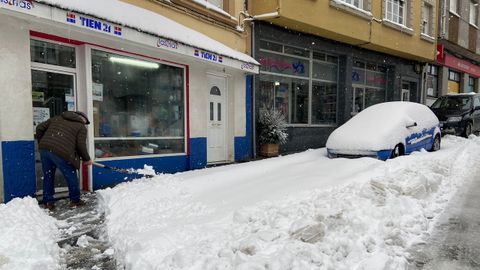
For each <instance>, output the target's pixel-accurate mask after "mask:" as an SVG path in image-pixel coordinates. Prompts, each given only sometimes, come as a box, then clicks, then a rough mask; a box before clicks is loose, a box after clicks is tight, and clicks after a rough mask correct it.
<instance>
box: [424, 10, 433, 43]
mask: <svg viewBox="0 0 480 270" xmlns="http://www.w3.org/2000/svg"><path fill="white" fill-rule="evenodd" d="M432 10H433V9H432V6H431V5H429V4H427V3H423V8H422V34H425V35H428V36H432V32H433V31H432Z"/></svg>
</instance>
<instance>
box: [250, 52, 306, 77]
mask: <svg viewBox="0 0 480 270" xmlns="http://www.w3.org/2000/svg"><path fill="white" fill-rule="evenodd" d="M259 62H260V64H261V66H260V70H261V71H265V72H272V73H279V74H283V75H292V76H300V77H308V76H309V73H310V71H309V67H310V64H309V61H308V60H307V59H301V58H296V57H292V56H286V55H282V54H276V53H270V52H263V51H260V53H259Z"/></svg>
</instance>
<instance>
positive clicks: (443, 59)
mask: <svg viewBox="0 0 480 270" xmlns="http://www.w3.org/2000/svg"><path fill="white" fill-rule="evenodd" d="M443 49H444V48H443V45H442V44H438V45H437V62H438V63H440V64H442V65H444V66H446V67H449V68H452V69H455V70H458V71H461V72H465V73H468V74H470V75H472V76H474V77H477V78H480V66H477V65H474V64H472V63H470V62H468V61H466V60H463V59H460V58H457V57H455V56H452V55H449V54H446V53H444V50H443Z"/></svg>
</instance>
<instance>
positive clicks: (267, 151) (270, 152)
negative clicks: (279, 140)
mask: <svg viewBox="0 0 480 270" xmlns="http://www.w3.org/2000/svg"><path fill="white" fill-rule="evenodd" d="M260 155H261V156H264V157H276V156H278V144H276V143H267V144H262V145H260Z"/></svg>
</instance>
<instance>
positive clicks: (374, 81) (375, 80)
mask: <svg viewBox="0 0 480 270" xmlns="http://www.w3.org/2000/svg"><path fill="white" fill-rule="evenodd" d="M367 83H370V84H385V83H386V81H385V78H383V77H378V76H373V77H367Z"/></svg>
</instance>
